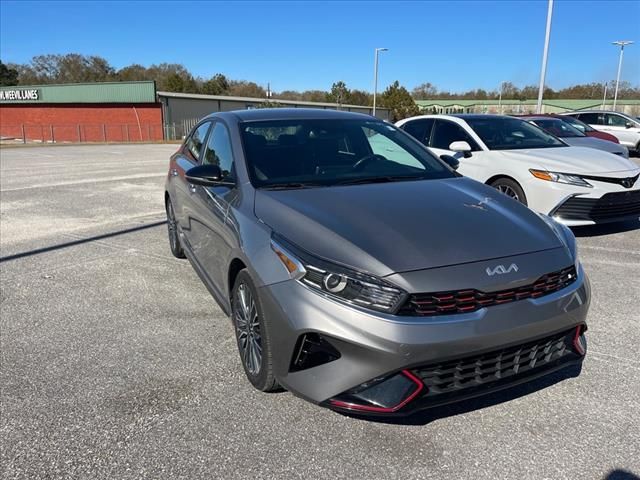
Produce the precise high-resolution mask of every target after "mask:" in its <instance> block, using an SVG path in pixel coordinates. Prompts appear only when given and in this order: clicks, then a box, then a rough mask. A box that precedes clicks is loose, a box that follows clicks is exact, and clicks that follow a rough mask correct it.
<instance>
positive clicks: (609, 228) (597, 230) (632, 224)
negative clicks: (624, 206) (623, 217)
mask: <svg viewBox="0 0 640 480" xmlns="http://www.w3.org/2000/svg"><path fill="white" fill-rule="evenodd" d="M639 228H640V220H629V221H626V222H615V223H604V224H602V225H587V226H584V227H571V230H572V231H573V234H574V235H575V236H576V237H600V236H602V235H610V234H612V233H623V232H629V231H631V230H637V229H639Z"/></svg>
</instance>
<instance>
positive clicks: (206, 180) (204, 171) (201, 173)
mask: <svg viewBox="0 0 640 480" xmlns="http://www.w3.org/2000/svg"><path fill="white" fill-rule="evenodd" d="M184 177H185V179H186V180H187V182H189V183H192V184H193V185H201V186H203V187H217V186H221V185H227V186H232V185H234V183H233V182H230V181H228V180H224V179H223V177H222V170H220V167H219V166H218V165H198V166H197V167H192V168H190V169H189V170H187V171H186V173H185V174H184Z"/></svg>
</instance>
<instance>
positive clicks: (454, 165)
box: [440, 155, 460, 170]
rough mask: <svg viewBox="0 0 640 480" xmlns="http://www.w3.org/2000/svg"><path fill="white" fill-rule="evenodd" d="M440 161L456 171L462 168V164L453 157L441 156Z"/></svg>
mask: <svg viewBox="0 0 640 480" xmlns="http://www.w3.org/2000/svg"><path fill="white" fill-rule="evenodd" d="M440 160H442V161H443V162H444V163H446V164H447V165H449V166H450V167H451V168H453V169H454V170H457V169H458V167H459V166H460V162H459V161H458V159H457V158H455V157H452V156H451V155H440Z"/></svg>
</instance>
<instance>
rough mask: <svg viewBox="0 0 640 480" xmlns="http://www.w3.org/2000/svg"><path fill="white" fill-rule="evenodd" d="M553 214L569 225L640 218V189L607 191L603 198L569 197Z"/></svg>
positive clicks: (558, 219) (556, 218)
mask: <svg viewBox="0 0 640 480" xmlns="http://www.w3.org/2000/svg"><path fill="white" fill-rule="evenodd" d="M551 216H552V217H553V218H554V219H555V220H557V221H560V222H563V223H565V224H568V225H579V224H581V223H580V222H589V223H591V224H593V223H610V222H619V221H624V220H631V219H635V220H637V219H639V218H640V190H627V191H625V192H612V193H607V194H605V195H603V196H602V197H601V198H584V197H580V196H573V197H569V198H568V199H567V200H565V201H564V202H562V204H560V205H558V207H557V208H555V209H554V211H553V212H551Z"/></svg>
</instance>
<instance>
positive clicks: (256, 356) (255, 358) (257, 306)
mask: <svg viewBox="0 0 640 480" xmlns="http://www.w3.org/2000/svg"><path fill="white" fill-rule="evenodd" d="M231 320H232V322H233V327H234V331H235V334H236V340H237V344H238V353H239V354H240V361H241V362H242V366H243V368H244V372H245V374H246V375H247V378H248V379H249V381H250V382H251V384H252V385H253V386H254V387H255V388H256V389H258V390H260V391H262V392H272V391H275V390H278V389H279V388H280V387H279V385H278V382H277V381H276V379H275V377H274V375H273V350H272V348H271V339H270V336H269V322H268V321H267V319H266V318H265V316H264V309H263V308H262V302H261V301H260V297H259V296H258V293H257V290H256V288H255V286H254V284H253V280H251V277H250V276H249V272H248V271H247V270H246V269H244V270H241V271H240V272H239V273H238V276H237V277H236V281H235V283H234V285H233V289H232V291H231Z"/></svg>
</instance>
